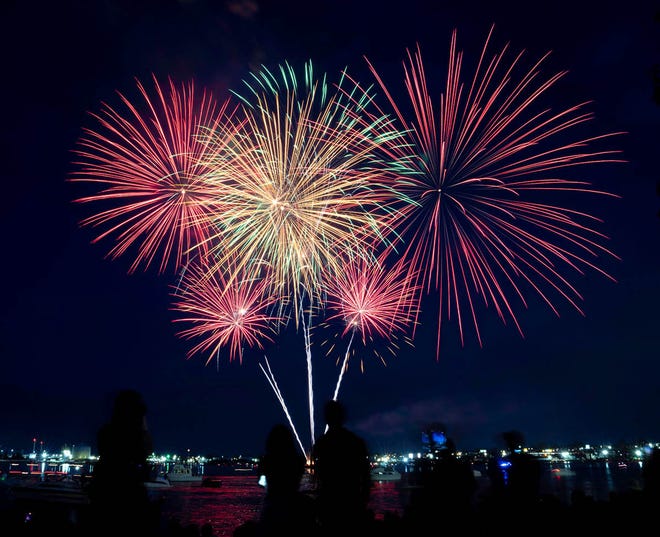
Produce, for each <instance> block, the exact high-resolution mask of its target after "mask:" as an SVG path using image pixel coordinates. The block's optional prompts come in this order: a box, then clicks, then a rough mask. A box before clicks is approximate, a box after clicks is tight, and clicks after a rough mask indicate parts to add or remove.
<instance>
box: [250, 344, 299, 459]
mask: <svg viewBox="0 0 660 537" xmlns="http://www.w3.org/2000/svg"><path fill="white" fill-rule="evenodd" d="M264 360H265V362H266V367H267V368H268V371H266V369H264V366H263V364H259V367H260V369H261V371H262V373H263V374H264V376H265V377H266V380H267V381H268V383H269V384H270V387H271V388H272V389H273V392H274V393H275V396H276V397H277V400H278V401H279V402H280V405H281V407H282V410H283V411H284V415H285V416H286V418H287V420H288V422H289V426H290V427H291V430H292V431H293V434H294V436H295V437H296V440H297V441H298V445H299V446H300V450H301V451H302V453H303V455H304V456H305V458H307V457H308V453H307V452H306V451H305V447H304V446H303V443H302V442H301V441H300V437H299V436H298V430H297V429H296V426H295V425H294V423H293V420H292V419H291V415H290V414H289V409H288V408H287V406H286V402H285V401H284V397H283V396H282V392H281V390H280V387H279V386H278V385H277V380H276V379H275V375H274V374H273V372H272V370H271V368H270V363H269V362H268V358H267V357H266V356H264Z"/></svg>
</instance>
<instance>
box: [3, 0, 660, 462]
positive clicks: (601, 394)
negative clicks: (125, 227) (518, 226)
mask: <svg viewBox="0 0 660 537" xmlns="http://www.w3.org/2000/svg"><path fill="white" fill-rule="evenodd" d="M579 4H580V3H579V2H568V1H565V0H560V1H558V2H554V3H552V4H547V5H546V6H545V7H544V8H543V9H542V10H541V9H539V8H538V6H537V4H536V3H533V2H528V3H526V4H522V3H517V2H453V3H447V4H446V5H445V3H443V2H420V1H414V0H413V1H408V2H401V3H394V4H391V5H388V4H386V3H383V2H371V1H367V2H359V1H350V2H349V1H344V0H339V1H327V2H326V1H317V2H297V1H293V2H258V1H256V0H255V1H253V2H251V1H248V0H245V1H243V0H236V1H234V2H211V1H203V0H186V1H180V2H174V1H156V0H153V1H151V2H132V1H128V0H126V1H113V0H107V1H103V2H68V1H64V2H23V1H14V2H5V3H4V4H3V7H2V8H0V9H1V13H2V20H3V21H4V27H5V28H4V30H3V32H2V37H1V38H0V39H2V40H3V43H2V50H3V51H4V54H3V62H2V68H3V72H4V76H3V79H4V82H3V84H2V89H1V90H0V91H2V103H3V114H2V121H1V125H2V127H1V132H2V146H1V147H2V151H3V159H2V162H3V166H2V177H3V184H4V185H5V190H4V196H3V198H4V200H5V202H4V204H3V211H2V229H3V230H4V234H3V245H2V247H3V251H4V255H3V261H2V263H1V264H0V267H1V275H2V282H3V283H4V285H3V291H4V292H3V298H4V300H3V308H2V321H1V325H0V330H1V332H0V447H15V448H22V449H28V448H30V447H31V440H32V438H33V437H34V436H36V437H38V438H39V439H40V440H43V441H44V443H45V445H46V446H49V447H51V448H53V449H58V448H59V447H60V446H61V445H62V444H63V443H69V444H92V445H93V443H94V435H95V432H96V429H97V428H98V427H99V426H100V424H101V422H102V421H103V420H104V419H105V418H106V417H107V415H108V413H109V405H110V400H111V397H112V395H113V394H114V392H115V391H116V390H117V389H119V388H122V387H126V386H130V387H135V388H137V389H139V390H140V391H141V392H142V393H143V394H144V396H145V398H146V400H147V404H148V406H149V416H148V419H149V423H150V426H151V428H152V432H153V435H154V439H155V444H156V448H157V450H158V451H165V450H181V451H183V450H185V449H188V448H190V449H191V450H192V451H194V452H208V453H226V454H238V453H249V454H256V453H258V452H259V450H260V449H261V446H262V444H263V440H264V438H265V436H266V433H267V431H268V429H269V428H270V426H271V425H272V424H274V423H275V422H278V421H283V420H284V414H283V412H282V409H281V407H280V405H279V403H278V402H277V400H276V399H275V396H274V394H273V392H272V390H271V388H270V387H269V385H268V384H267V382H266V379H265V377H264V376H263V375H262V373H261V371H260V370H259V367H258V363H259V360H260V359H261V358H262V353H258V352H257V353H248V354H247V355H246V357H245V359H244V361H243V363H242V364H239V363H237V362H234V363H229V362H228V361H227V360H226V358H225V359H224V360H221V361H220V364H219V367H217V368H216V365H215V364H210V365H208V366H205V364H204V361H203V360H202V359H201V357H200V358H196V359H195V358H193V359H191V360H186V352H187V350H188V344H187V343H186V342H185V341H182V340H180V339H178V338H177V337H176V336H175V328H176V327H175V326H173V324H172V314H171V312H170V310H169V307H170V300H169V294H168V293H169V286H170V284H172V283H173V277H172V276H171V275H164V276H158V275H157V274H156V273H155V271H153V270H150V271H147V272H146V273H138V274H134V275H130V276H129V275H128V274H127V269H128V266H129V261H128V259H126V260H124V259H120V260H117V261H110V260H106V259H104V255H105V253H106V252H107V249H108V247H109V244H108V243H106V244H103V243H101V244H97V245H92V244H90V241H91V239H92V237H93V234H92V231H91V230H89V229H81V228H79V226H78V222H79V220H80V219H81V218H82V217H84V216H87V215H88V213H87V212H85V211H86V210H88V208H87V207H77V206H75V205H73V204H72V199H74V198H75V197H76V196H77V194H78V192H76V190H75V188H74V185H72V184H71V183H67V182H66V177H67V176H68V174H69V173H70V172H71V170H72V165H71V161H72V153H71V151H72V149H73V148H74V146H75V143H76V139H77V138H78V136H79V135H80V133H81V128H82V127H83V126H89V125H90V123H89V117H88V116H87V115H86V114H87V112H89V111H97V110H98V108H99V104H100V101H102V100H105V101H111V102H116V101H113V99H115V94H114V92H115V90H119V91H122V92H129V91H132V90H133V88H134V77H137V78H139V79H142V80H148V77H149V76H150V75H151V73H155V74H156V75H157V76H159V77H165V76H168V75H170V76H172V77H173V78H174V79H175V80H181V81H188V80H189V79H195V81H196V82H197V83H198V84H200V85H203V86H205V87H207V88H209V89H211V90H212V91H214V92H217V94H218V95H220V96H224V95H226V93H227V91H228V90H229V89H232V88H237V87H239V86H240V84H241V81H242V80H243V79H244V78H246V77H247V75H248V73H249V71H250V69H251V68H254V67H257V66H259V64H264V65H267V66H271V67H272V66H275V65H277V64H279V63H281V62H283V61H288V62H289V63H292V64H293V65H296V64H300V63H301V62H303V61H305V60H307V59H311V60H312V61H313V62H314V64H315V66H316V68H317V70H319V71H325V72H328V73H330V74H333V73H336V72H338V70H339V69H341V68H343V67H346V66H348V67H349V70H350V71H351V72H352V73H356V76H357V77H360V76H361V75H365V78H366V75H367V70H366V68H365V65H364V63H363V60H362V55H363V54H366V55H367V56H368V57H369V59H370V60H371V61H372V62H373V63H374V64H376V65H377V66H378V67H379V68H381V69H382V72H383V73H386V76H390V74H391V75H392V76H396V77H398V76H400V75H401V69H400V66H401V61H402V60H403V58H404V56H405V49H406V47H414V46H415V44H416V43H417V42H419V43H420V45H421V48H422V52H423V54H424V57H425V60H426V61H427V70H429V71H433V69H435V70H436V71H437V72H439V73H441V72H443V69H444V65H445V62H446V58H447V55H448V48H449V39H450V36H451V31H452V30H453V29H454V28H456V29H457V30H458V36H459V44H460V45H462V47H463V48H464V49H465V50H466V54H472V55H473V56H476V54H478V52H479V51H480V48H481V46H482V44H483V41H484V39H485V36H486V34H487V32H488V30H489V28H490V26H491V24H495V43H496V44H497V45H503V44H504V43H505V42H507V41H511V44H512V46H513V48H514V49H516V50H519V49H523V48H525V49H527V50H529V52H530V54H531V55H532V56H533V57H538V56H540V55H542V54H543V53H545V52H547V51H548V50H551V51H552V56H551V59H550V61H549V63H548V69H550V70H554V71H559V70H564V69H567V70H568V71H569V74H568V76H567V77H566V78H565V79H564V80H563V81H562V82H560V83H559V85H558V87H557V90H556V91H555V92H554V93H553V98H555V99H557V100H559V101H561V102H558V103H557V106H568V105H570V104H575V103H577V102H581V101H583V100H587V99H590V100H591V99H592V100H593V104H592V107H591V110H593V111H594V112H595V114H596V119H595V121H594V123H593V125H594V129H595V131H597V132H599V133H600V132H608V131H626V132H627V134H626V135H625V136H623V137H621V138H620V139H619V140H618V143H619V147H620V148H621V149H622V150H623V152H624V156H625V158H626V159H627V160H628V161H629V162H628V163H626V164H619V165H612V166H609V167H607V169H606V170H605V171H603V172H602V173H601V172H599V176H598V177H589V179H590V180H593V182H594V183H595V184H596V185H597V186H598V187H600V188H603V189H604V190H608V191H611V192H613V193H616V194H619V195H620V196H621V199H619V200H611V199H610V200H599V201H598V202H597V203H596V204H595V205H593V206H589V207H588V209H589V210H591V211H592V212H595V213H597V214H598V215H599V216H601V217H602V218H603V220H604V223H603V224H602V226H601V227H600V228H599V229H600V230H601V231H603V232H604V233H605V234H607V235H608V236H610V237H611V240H610V245H611V247H612V249H613V250H614V251H615V252H616V253H617V254H618V255H619V256H620V257H621V261H612V260H605V259H604V260H603V263H604V265H605V266H604V268H606V269H607V270H608V271H609V272H611V273H612V274H613V276H614V277H615V278H616V280H617V282H616V283H613V282H611V281H609V280H606V279H605V278H603V277H600V276H599V275H597V274H595V273H592V274H587V275H586V277H585V278H584V279H583V280H581V281H580V280H578V281H576V282H575V283H576V284H577V285H578V287H579V288H580V290H581V291H582V293H583V296H584V301H583V302H582V304H581V305H582V307H583V309H584V311H585V314H586V316H585V317H582V316H580V315H579V314H578V313H577V312H576V311H574V310H572V309H571V308H570V306H569V305H568V304H559V309H560V313H561V316H560V318H557V317H555V316H554V315H553V314H552V312H551V311H549V310H548V308H546V307H545V306H544V305H543V304H541V303H538V302H537V301H535V300H532V301H531V303H530V305H529V310H528V311H526V312H525V311H522V310H521V311H519V316H520V319H521V322H522V325H523V328H524V331H525V338H521V337H520V336H519V335H518V333H517V332H516V330H515V328H513V327H510V326H504V325H502V323H501V322H500V321H499V320H498V319H497V317H496V316H495V314H494V313H493V312H492V311H486V312H484V315H483V316H482V318H481V320H480V325H481V327H482V330H483V332H484V334H485V335H484V346H483V348H479V346H478V345H477V343H476V341H474V340H473V339H472V338H469V337H468V340H467V341H466V344H465V346H463V347H461V345H460V343H459V340H458V335H457V333H456V327H455V326H454V325H451V324H447V325H446V326H445V328H444V332H443V346H442V350H441V355H440V359H439V360H438V361H436V357H435V350H434V345H435V336H434V334H433V328H434V325H433V323H430V324H427V325H423V326H422V328H421V331H420V333H419V335H418V336H417V338H416V339H415V347H414V349H409V348H403V349H402V351H401V352H400V353H399V355H398V356H397V358H396V359H392V360H390V362H389V363H388V366H387V367H383V366H382V365H379V364H378V363H377V362H371V363H369V364H368V367H367V370H366V372H365V373H364V374H361V373H360V372H359V370H358V369H357V368H352V369H351V370H349V373H348V375H347V377H346V378H345V380H344V381H343V385H342V394H343V399H344V401H345V402H346V404H347V406H348V409H349V418H350V425H351V426H352V427H353V428H354V429H356V430H357V431H358V432H359V433H360V434H362V435H363V436H364V437H365V438H366V439H367V441H368V443H369V445H370V447H371V448H372V450H373V451H380V450H383V449H387V448H391V449H396V450H416V449H419V448H420V447H421V446H420V439H421V429H422V428H423V426H424V425H425V424H427V423H429V422H433V421H440V422H444V423H446V425H447V427H448V432H449V434H450V435H451V436H453V437H454V439H455V441H456V443H457V445H458V446H459V447H463V448H476V447H491V446H493V445H500V444H499V443H498V440H497V435H498V434H499V433H500V432H502V431H504V430H507V429H512V428H517V429H520V430H521V431H523V432H524V433H525V435H526V437H527V440H528V442H529V443H538V442H544V443H545V442H547V443H553V442H558V443H561V442H574V441H578V442H579V441H588V442H616V441H619V440H634V439H651V440H660V385H659V383H658V379H659V378H660V360H659V358H660V330H659V328H660V327H659V320H660V309H659V305H660V284H659V283H658V281H659V280H660V278H658V276H660V259H659V256H658V247H659V245H660V218H659V217H658V215H659V212H660V197H658V194H657V192H656V185H657V183H658V180H659V179H658V178H659V175H658V173H659V169H660V168H659V167H658V165H657V159H658V150H659V149H660V105H658V104H657V103H656V102H654V101H653V76H652V75H653V69H654V66H660V22H659V21H658V20H657V18H656V17H657V12H658V7H657V5H655V3H654V2H635V1H633V2H624V3H621V4H619V5H617V6H616V8H615V7H609V3H606V7H602V8H599V9H596V10H594V9H586V8H581V7H579V6H578V5H579ZM398 80H399V79H396V81H397V82H398ZM434 84H435V87H437V88H438V91H439V90H440V87H441V86H440V85H441V84H442V76H440V75H438V76H437V77H436V78H435V81H434ZM267 352H268V357H269V359H270V361H271V365H272V366H273V368H274V370H275V374H276V375H277V376H278V380H279V382H280V386H281V388H282V391H283V393H284V395H285V398H286V400H287V402H288V405H289V408H290V410H291V412H292V415H293V417H294V421H295V423H296V424H297V427H298V429H299V432H300V434H301V436H302V438H303V441H305V442H306V441H307V440H308V438H309V433H308V432H307V431H308V428H307V423H308V418H307V414H306V411H307V397H306V384H305V378H306V370H305V355H304V346H303V341H302V336H300V335H298V336H296V335H291V334H289V335H287V336H286V337H282V338H281V339H278V341H277V343H276V345H274V346H273V347H269V348H268V349H267ZM314 360H315V361H314V364H315V370H314V375H315V380H316V382H317V392H316V405H317V408H320V406H321V405H322V402H323V400H324V398H325V397H327V396H328V395H329V394H330V392H331V390H332V387H334V381H335V378H336V371H337V370H336V368H335V365H334V363H333V362H331V361H330V360H329V359H327V358H325V357H324V356H323V354H322V352H321V351H320V349H319V350H318V352H316V353H315V354H314ZM321 427H322V424H320V420H317V430H320V428H321Z"/></svg>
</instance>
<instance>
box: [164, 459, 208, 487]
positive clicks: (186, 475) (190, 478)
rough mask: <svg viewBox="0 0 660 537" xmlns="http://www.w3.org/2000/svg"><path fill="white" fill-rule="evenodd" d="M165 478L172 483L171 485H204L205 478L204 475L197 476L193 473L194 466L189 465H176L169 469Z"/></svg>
mask: <svg viewBox="0 0 660 537" xmlns="http://www.w3.org/2000/svg"><path fill="white" fill-rule="evenodd" d="M165 477H167V479H168V480H169V481H170V483H171V484H173V485H174V484H176V483H185V484H188V485H191V484H194V483H200V484H201V483H202V480H203V479H204V476H203V475H202V474H196V473H194V472H193V468H192V466H190V465H188V464H180V463H177V464H174V465H173V466H172V467H171V468H169V469H168V470H167V472H166V474H165Z"/></svg>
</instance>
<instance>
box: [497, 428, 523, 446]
mask: <svg viewBox="0 0 660 537" xmlns="http://www.w3.org/2000/svg"><path fill="white" fill-rule="evenodd" d="M502 439H503V440H504V442H505V443H506V446H507V448H509V450H510V451H515V450H520V449H522V447H523V445H524V444H525V437H524V436H523V434H522V433H521V432H520V431H516V430H511V431H506V432H503V433H502Z"/></svg>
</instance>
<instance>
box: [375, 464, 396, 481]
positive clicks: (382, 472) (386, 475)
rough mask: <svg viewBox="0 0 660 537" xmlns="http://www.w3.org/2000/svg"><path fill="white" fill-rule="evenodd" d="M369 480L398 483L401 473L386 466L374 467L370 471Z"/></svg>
mask: <svg viewBox="0 0 660 537" xmlns="http://www.w3.org/2000/svg"><path fill="white" fill-rule="evenodd" d="M371 479H372V480H373V481H399V480H400V479H401V473H400V472H397V471H396V470H395V469H394V468H390V467H388V466H374V467H373V468H372V469H371Z"/></svg>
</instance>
